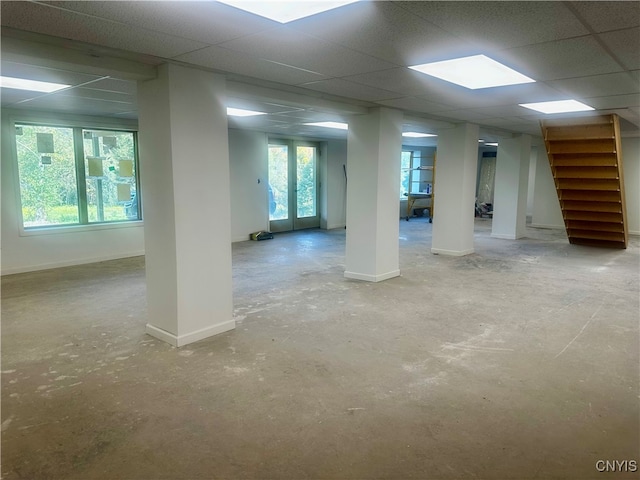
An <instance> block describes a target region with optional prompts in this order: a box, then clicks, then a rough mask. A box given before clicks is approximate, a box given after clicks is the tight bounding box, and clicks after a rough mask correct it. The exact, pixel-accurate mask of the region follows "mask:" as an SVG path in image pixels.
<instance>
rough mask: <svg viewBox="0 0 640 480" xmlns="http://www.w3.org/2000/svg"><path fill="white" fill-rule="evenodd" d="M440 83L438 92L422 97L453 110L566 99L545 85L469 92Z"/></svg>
mask: <svg viewBox="0 0 640 480" xmlns="http://www.w3.org/2000/svg"><path fill="white" fill-rule="evenodd" d="M440 83H441V84H442V85H440V86H439V88H438V90H435V89H433V88H432V89H430V91H429V93H426V94H424V95H420V97H421V98H424V99H426V100H429V101H432V102H436V103H442V104H446V105H452V106H453V107H454V108H452V109H453V110H455V109H460V108H481V107H495V106H504V105H513V104H518V103H526V102H536V101H546V100H557V99H560V98H563V97H564V95H563V94H562V93H561V92H559V91H557V90H556V89H554V88H552V87H550V86H548V85H545V84H544V83H526V84H521V85H509V86H506V87H496V88H485V89H480V90H469V89H467V88H464V87H458V86H455V85H451V84H447V83H446V82H440ZM449 85H451V86H449Z"/></svg>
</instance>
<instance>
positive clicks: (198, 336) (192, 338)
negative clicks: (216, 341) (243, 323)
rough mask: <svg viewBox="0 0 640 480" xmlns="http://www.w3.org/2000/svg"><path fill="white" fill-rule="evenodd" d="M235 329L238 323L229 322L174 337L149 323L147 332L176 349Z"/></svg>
mask: <svg viewBox="0 0 640 480" xmlns="http://www.w3.org/2000/svg"><path fill="white" fill-rule="evenodd" d="M234 328H236V321H235V320H228V321H226V322H222V323H218V324H216V325H211V326H209V327H206V328H203V329H200V330H196V331H195V332H191V333H187V334H184V335H174V334H173V333H170V332H167V331H166V330H163V329H161V328H158V327H155V326H153V325H151V324H150V323H147V326H146V332H147V334H148V335H151V336H152V337H155V338H159V339H160V340H162V341H163V342H167V343H168V344H170V345H173V346H174V347H182V346H184V345H188V344H190V343H194V342H197V341H199V340H203V339H205V338H208V337H212V336H214V335H219V334H221V333H224V332H228V331H230V330H233V329H234Z"/></svg>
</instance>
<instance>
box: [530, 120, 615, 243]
mask: <svg viewBox="0 0 640 480" xmlns="http://www.w3.org/2000/svg"><path fill="white" fill-rule="evenodd" d="M540 126H541V128H542V134H543V136H544V141H545V144H546V148H547V155H548V158H549V163H550V165H551V171H552V173H553V177H554V179H555V184H556V190H557V192H558V199H559V200H560V206H561V208H562V215H563V218H564V223H565V227H566V229H567V235H568V236H569V242H570V243H572V244H581V245H592V246H599V247H612V248H626V247H627V242H628V230H627V224H626V221H625V219H626V205H625V195H624V176H623V170H622V161H621V150H620V124H619V120H618V116H617V115H600V116H590V117H583V118H573V119H563V120H543V121H541V122H540Z"/></svg>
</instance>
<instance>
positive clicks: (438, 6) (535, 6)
mask: <svg viewBox="0 0 640 480" xmlns="http://www.w3.org/2000/svg"><path fill="white" fill-rule="evenodd" d="M395 3H396V5H399V6H401V7H402V8H405V9H406V10H408V11H410V12H412V13H414V14H416V15H419V16H420V17H422V18H424V19H426V20H428V21H429V22H431V23H432V24H435V25H437V26H438V27H440V28H442V29H443V30H445V31H447V32H450V33H452V34H454V35H457V36H459V37H461V38H464V39H467V40H470V41H473V42H475V43H482V44H485V45H487V46H490V47H493V48H498V49H503V48H509V47H518V46H523V45H530V44H534V43H542V42H549V41H552V40H559V39H563V38H571V37H575V36H579V35H586V34H587V33H589V32H588V31H587V29H586V28H585V27H584V26H583V25H582V24H581V23H580V21H579V20H578V19H577V18H576V17H575V15H573V13H571V11H570V10H569V9H568V8H566V7H565V6H564V5H563V4H562V2H528V1H524V2H497V1H493V2H484V1H483V2H473V1H471V2H469V1H466V2H464V1H458V2H452V1H445V2H420V1H418V2H416V1H408V2H395Z"/></svg>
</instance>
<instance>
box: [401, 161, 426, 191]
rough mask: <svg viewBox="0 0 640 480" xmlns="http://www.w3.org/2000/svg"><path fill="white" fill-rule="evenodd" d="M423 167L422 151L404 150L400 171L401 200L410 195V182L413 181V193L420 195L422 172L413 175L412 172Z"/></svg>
mask: <svg viewBox="0 0 640 480" xmlns="http://www.w3.org/2000/svg"><path fill="white" fill-rule="evenodd" d="M421 166H422V159H421V157H420V151H419V150H416V151H411V150H403V151H402V157H401V167H400V168H401V171H400V199H401V200H402V199H406V198H407V194H408V193H409V182H410V181H411V193H418V192H419V191H420V190H419V189H420V182H419V180H420V175H419V173H420V172H415V173H417V174H413V175H412V172H411V171H412V170H416V169H418V168H420V167H421Z"/></svg>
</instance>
